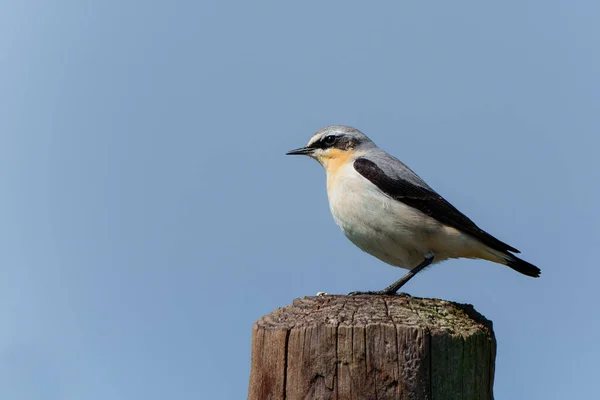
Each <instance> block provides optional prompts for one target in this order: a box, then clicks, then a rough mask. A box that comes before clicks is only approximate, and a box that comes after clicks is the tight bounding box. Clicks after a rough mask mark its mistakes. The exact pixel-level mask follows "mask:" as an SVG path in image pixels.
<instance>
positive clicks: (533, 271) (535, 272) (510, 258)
mask: <svg viewBox="0 0 600 400" xmlns="http://www.w3.org/2000/svg"><path fill="white" fill-rule="evenodd" d="M502 258H503V260H502V261H504V262H503V264H505V265H508V266H509V267H511V268H512V269H514V270H515V271H517V272H520V273H522V274H523V275H527V276H531V277H534V278H539V277H540V274H541V273H542V271H541V270H540V269H539V268H538V267H536V266H535V265H533V264H530V263H528V262H527V261H525V260H521V259H520V258H519V257H517V256H515V255H513V254H510V253H505V254H503V257H502Z"/></svg>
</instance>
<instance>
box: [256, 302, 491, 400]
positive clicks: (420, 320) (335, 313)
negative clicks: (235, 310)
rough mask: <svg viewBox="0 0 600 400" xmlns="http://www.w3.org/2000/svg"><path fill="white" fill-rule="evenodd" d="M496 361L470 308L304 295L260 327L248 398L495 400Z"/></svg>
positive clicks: (484, 323) (485, 326)
mask: <svg viewBox="0 0 600 400" xmlns="http://www.w3.org/2000/svg"><path fill="white" fill-rule="evenodd" d="M495 357H496V340H495V337H494V332H493V330H492V323H491V322H490V321H488V320H486V319H485V318H484V317H483V316H482V315H481V314H479V313H477V312H476V311H475V310H474V309H473V307H472V306H470V305H464V304H457V303H452V302H448V301H444V300H438V299H423V298H416V297H410V296H407V295H403V296H329V295H328V296H318V297H304V298H302V299H296V300H294V302H293V304H292V305H290V306H287V307H283V308H280V309H278V310H276V311H274V312H272V313H271V314H268V315H265V316H264V317H262V318H260V319H259V320H258V321H257V322H256V323H255V324H254V326H253V331H252V361H251V373H250V385H249V392H248V393H249V395H248V399H249V400H263V399H273V400H275V399H277V400H283V399H286V400H295V399H317V400H321V399H356V400H370V399H373V400H382V399H411V400H413V399H414V400H420V399H432V400H444V399H462V400H475V399H477V400H489V399H493V394H492V388H493V379H494V362H495Z"/></svg>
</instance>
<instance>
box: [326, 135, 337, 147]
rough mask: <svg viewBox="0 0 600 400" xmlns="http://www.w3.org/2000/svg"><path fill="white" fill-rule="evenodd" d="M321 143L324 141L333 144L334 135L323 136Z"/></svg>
mask: <svg viewBox="0 0 600 400" xmlns="http://www.w3.org/2000/svg"><path fill="white" fill-rule="evenodd" d="M323 143H325V144H327V145H332V144H334V143H335V136H333V135H329V136H325V138H324V139H323Z"/></svg>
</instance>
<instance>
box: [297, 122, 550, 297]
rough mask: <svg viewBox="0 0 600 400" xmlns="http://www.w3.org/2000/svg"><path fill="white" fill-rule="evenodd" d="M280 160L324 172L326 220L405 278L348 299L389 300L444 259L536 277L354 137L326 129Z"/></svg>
mask: <svg viewBox="0 0 600 400" xmlns="http://www.w3.org/2000/svg"><path fill="white" fill-rule="evenodd" d="M286 154H302V155H307V156H310V157H312V158H314V159H315V160H317V161H318V162H319V163H320V164H321V165H322V166H323V167H324V168H325V172H326V173H327V196H328V198H329V208H330V210H331V214H332V215H333V219H334V220H335V222H336V224H337V225H338V226H339V227H340V228H341V229H342V232H344V234H345V235H346V237H347V238H348V239H350V241H351V242H352V243H354V244H355V245H356V246H358V247H359V248H360V249H361V250H363V251H365V252H367V253H369V254H371V255H373V256H375V257H377V258H378V259H380V260H382V261H384V262H386V263H388V264H391V265H394V266H396V267H400V268H405V269H408V270H410V271H409V272H408V273H407V274H406V275H404V276H403V277H402V278H401V279H399V280H398V281H396V282H394V283H392V284H391V285H390V286H388V287H386V288H385V289H383V290H380V291H375V292H353V293H351V294H395V293H396V292H397V291H398V289H400V287H402V285H404V284H405V283H406V282H408V281H409V280H410V279H411V278H412V277H413V276H414V275H415V274H417V273H418V272H419V271H421V270H422V269H423V268H425V267H427V266H429V265H430V264H432V263H436V262H440V261H443V260H447V259H449V258H481V259H484V260H488V261H493V262H495V263H499V264H504V265H507V266H509V267H511V268H512V269H514V270H515V271H518V272H520V273H522V274H525V275H527V276H532V277H539V276H540V272H541V271H540V269H539V268H538V267H536V266H534V265H532V264H530V263H528V262H527V261H524V260H521V259H520V258H518V257H516V256H515V255H514V254H512V253H519V251H518V250H517V249H515V248H514V247H511V246H509V245H508V244H506V243H503V242H501V241H500V240H498V239H496V238H495V237H493V236H492V235H490V234H489V233H487V232H485V231H483V230H482V229H480V228H479V227H478V226H477V225H475V224H474V223H473V221H471V220H470V219H469V218H467V217H466V216H465V215H464V214H462V213H461V212H460V211H458V210H457V209H456V208H455V207H454V206H452V204H450V203H449V202H448V201H446V200H445V199H444V198H443V197H442V196H440V195H439V194H438V193H436V192H435V191H434V190H433V189H432V188H431V187H429V185H427V184H426V183H425V182H424V181H423V180H422V179H421V178H420V177H419V176H418V175H417V174H415V173H414V172H413V171H412V170H411V169H410V168H408V167H407V166H406V165H404V164H403V163H402V162H401V161H400V160H398V159H396V158H395V157H393V156H391V155H389V154H388V153H386V152H385V151H383V150H381V149H380V148H379V147H377V146H376V145H375V143H373V142H372V141H371V140H370V139H369V138H368V137H367V136H366V135H365V134H363V133H362V132H360V131H359V130H358V129H354V128H351V127H349V126H328V127H326V128H323V129H321V130H320V131H318V132H317V133H315V134H314V135H313V137H312V138H311V139H310V141H309V142H308V144H307V145H306V147H302V148H299V149H296V150H291V151H289V152H287V153H286Z"/></svg>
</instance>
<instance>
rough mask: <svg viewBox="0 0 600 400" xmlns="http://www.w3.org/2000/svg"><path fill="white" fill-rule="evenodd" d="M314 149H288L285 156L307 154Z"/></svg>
mask: <svg viewBox="0 0 600 400" xmlns="http://www.w3.org/2000/svg"><path fill="white" fill-rule="evenodd" d="M313 150H314V149H311V148H310V147H301V148H299V149H295V150H290V151H288V152H287V153H285V155H286V156H295V155H303V156H306V155H309V154H311V153H312V152H313Z"/></svg>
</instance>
